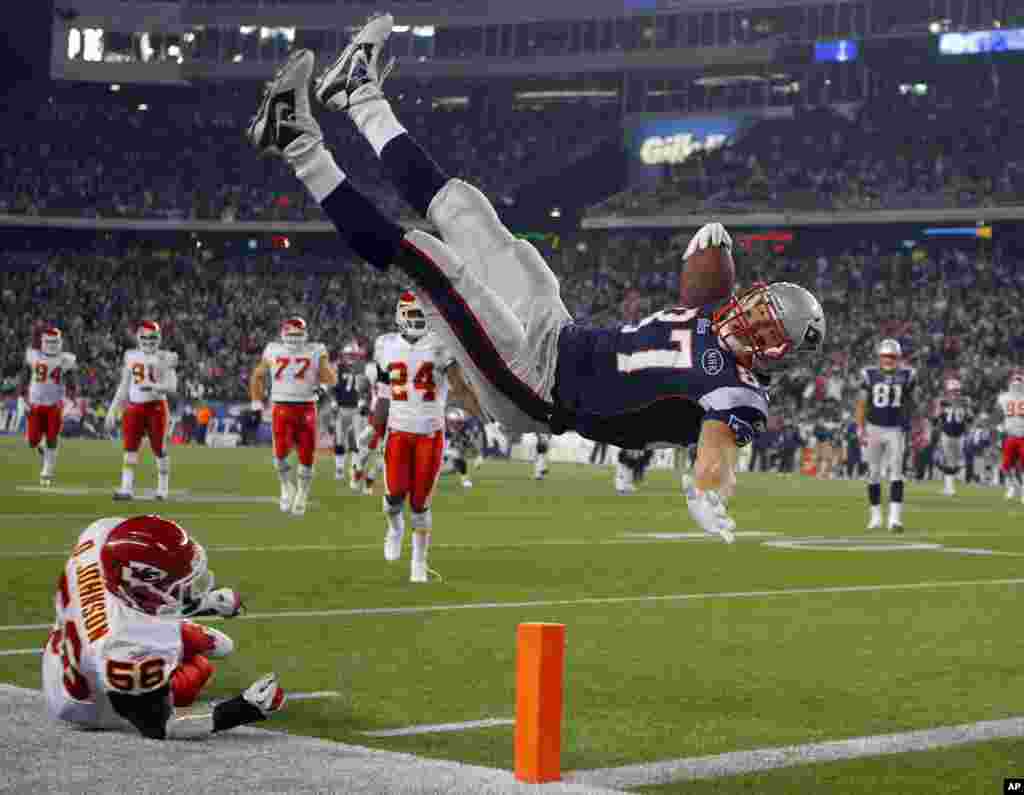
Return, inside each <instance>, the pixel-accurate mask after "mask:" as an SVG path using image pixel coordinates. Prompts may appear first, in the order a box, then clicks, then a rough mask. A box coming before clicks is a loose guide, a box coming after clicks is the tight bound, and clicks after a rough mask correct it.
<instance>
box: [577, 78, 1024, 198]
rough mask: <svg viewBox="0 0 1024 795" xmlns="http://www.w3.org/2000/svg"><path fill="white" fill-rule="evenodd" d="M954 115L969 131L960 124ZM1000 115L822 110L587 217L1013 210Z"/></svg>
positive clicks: (879, 106)
mask: <svg viewBox="0 0 1024 795" xmlns="http://www.w3.org/2000/svg"><path fill="white" fill-rule="evenodd" d="M964 114H968V115H969V116H970V118H971V124H970V125H969V126H968V125H964V124H963V118H964ZM1022 127H1024V115H1022V114H1021V113H1020V110H1019V109H1018V108H1016V107H1015V106H1011V105H993V104H992V103H985V104H982V105H980V106H978V107H968V106H964V104H963V103H962V102H957V103H956V104H954V103H953V102H951V101H942V100H939V99H937V98H934V97H930V96H924V97H920V96H915V95H913V94H910V95H906V96H904V95H896V96H894V97H887V98H885V99H879V100H876V101H873V102H870V103H867V104H865V105H864V106H863V107H861V108H860V109H859V110H858V111H857V112H856V116H855V117H854V118H852V119H851V118H848V117H847V116H845V115H843V114H841V113H839V112H837V111H835V110H832V109H827V108H818V109H814V110H808V111H804V112H801V113H798V114H796V115H795V116H794V118H791V119H768V120H763V121H760V122H757V123H755V124H754V125H753V126H752V127H751V128H750V130H749V131H748V132H746V133H745V134H744V135H743V136H741V137H740V138H739V139H738V141H737V142H736V143H735V144H732V145H727V146H724V147H722V148H720V149H718V150H714V151H710V152H703V153H699V154H696V155H693V156H691V157H690V158H688V159H687V160H686V161H685V162H684V163H682V164H679V165H675V166H668V167H666V169H665V173H664V175H663V177H662V178H661V179H660V180H658V181H657V183H656V184H654V185H648V186H645V187H638V188H634V189H632V190H627V191H626V192H624V193H620V194H617V195H616V196H613V197H611V198H610V199H608V200H607V201H605V202H603V203H602V204H599V205H597V206H596V207H594V208H593V209H592V213H593V214H595V215H607V214H620V215H630V214H645V213H654V212H658V213H664V212H679V213H688V212H711V211H730V212H749V211H757V210H778V209H779V208H780V207H781V208H784V209H787V210H802V211H821V210H832V211H841V210H877V209H914V208H920V209H938V208H949V207H991V206H995V205H999V204H1019V203H1020V202H1021V201H1022V200H1024V158H1022V157H1021V155H1020V152H1019V151H1018V150H1017V148H1016V147H1015V146H1014V141H1016V140H1017V138H1018V136H1019V131H1020V130H1021V128H1022Z"/></svg>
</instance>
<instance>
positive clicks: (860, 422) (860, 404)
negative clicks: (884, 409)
mask: <svg viewBox="0 0 1024 795" xmlns="http://www.w3.org/2000/svg"><path fill="white" fill-rule="evenodd" d="M867 413H868V399H867V398H866V397H865V396H864V395H861V396H860V397H859V398H857V406H856V409H855V414H856V418H857V434H858V435H860V436H863V435H864V422H865V420H866V417H867Z"/></svg>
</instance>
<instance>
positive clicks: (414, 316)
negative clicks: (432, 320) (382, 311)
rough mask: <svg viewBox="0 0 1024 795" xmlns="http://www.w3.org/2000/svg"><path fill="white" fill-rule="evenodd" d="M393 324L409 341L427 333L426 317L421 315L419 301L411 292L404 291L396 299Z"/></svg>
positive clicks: (421, 309)
mask: <svg viewBox="0 0 1024 795" xmlns="http://www.w3.org/2000/svg"><path fill="white" fill-rule="evenodd" d="M395 323H396V324H397V325H398V329H399V331H401V332H402V334H403V335H405V336H406V337H408V338H409V339H411V340H415V339H419V338H420V337H422V336H423V335H424V334H426V333H427V316H426V315H424V314H423V307H422V306H421V305H420V300H419V299H418V298H417V297H416V294H415V293H414V292H412V291H411V290H406V291H405V292H404V293H402V294H401V295H400V296H399V297H398V307H397V308H396V309H395Z"/></svg>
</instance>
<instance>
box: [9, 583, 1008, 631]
mask: <svg viewBox="0 0 1024 795" xmlns="http://www.w3.org/2000/svg"><path fill="white" fill-rule="evenodd" d="M986 585H1024V577H1013V578H1005V579H997V580H945V581H943V580H939V581H928V582H908V583H883V584H879V585H833V586H823V587H818V588H779V589H776V590H764V591H719V592H707V593H680V594H665V595H661V596H595V597H590V598H584V599H538V600H534V601H526V602H470V603H463V604H435V605H413V606H408V607H350V608H338V609H331V610H279V611H276V612H273V613H244V614H242V615H240V616H238V618H231V619H223V618H210V619H206V620H207V621H225V620H226V621H265V620H275V619H282V618H344V617H354V616H387V615H399V616H405V615H416V614H420V613H446V612H451V611H456V610H503V609H504V610H509V609H520V608H524V607H531V608H532V607H576V606H586V605H619V604H640V603H647V602H702V601H710V600H712V599H758V598H768V597H773V596H815V595H818V594H847V593H879V592H883V591H928V590H939V589H943V588H970V587H975V586H986ZM51 626H53V624H52V623H50V624H8V625H6V626H0V632H17V631H21V630H34V629H49V628H50V627H51Z"/></svg>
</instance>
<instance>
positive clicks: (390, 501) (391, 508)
mask: <svg viewBox="0 0 1024 795" xmlns="http://www.w3.org/2000/svg"><path fill="white" fill-rule="evenodd" d="M404 502H405V497H404V496H403V497H392V496H390V495H388V494H385V495H384V496H383V497H382V498H381V503H382V504H383V506H384V513H386V514H390V515H391V516H395V515H396V514H400V513H401V512H402V504H403V503H404Z"/></svg>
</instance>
